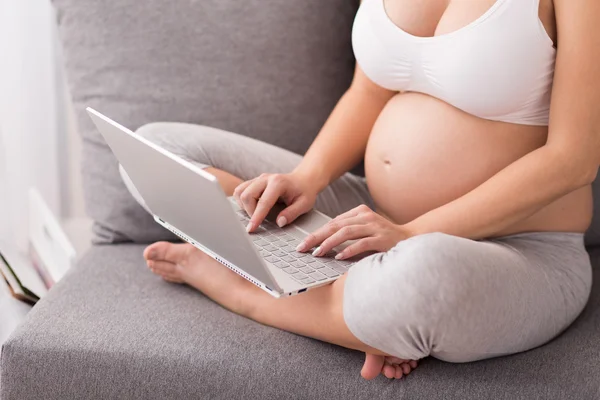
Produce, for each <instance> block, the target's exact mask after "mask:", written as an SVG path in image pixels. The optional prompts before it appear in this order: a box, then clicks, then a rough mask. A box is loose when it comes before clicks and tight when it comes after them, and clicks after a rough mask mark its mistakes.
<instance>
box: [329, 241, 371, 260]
mask: <svg viewBox="0 0 600 400" xmlns="http://www.w3.org/2000/svg"><path fill="white" fill-rule="evenodd" d="M366 251H381V241H380V239H379V238H375V237H367V238H364V239H360V240H359V241H357V242H356V243H352V244H351V245H350V246H348V247H346V248H345V249H344V250H343V251H342V252H341V253H339V254H338V255H337V256H335V258H336V259H338V260H345V259H346V258H350V257H354V256H355V255H358V254H361V253H364V252H366Z"/></svg>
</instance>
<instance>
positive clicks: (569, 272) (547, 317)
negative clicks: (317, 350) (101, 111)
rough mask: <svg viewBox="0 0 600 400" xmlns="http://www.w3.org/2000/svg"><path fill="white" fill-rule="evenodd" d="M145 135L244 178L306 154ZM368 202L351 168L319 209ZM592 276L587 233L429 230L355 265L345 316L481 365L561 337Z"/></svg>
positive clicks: (178, 130) (401, 345)
mask: <svg viewBox="0 0 600 400" xmlns="http://www.w3.org/2000/svg"><path fill="white" fill-rule="evenodd" d="M138 133H140V134H141V135H143V136H145V137H146V138H148V139H150V140H151V141H153V142H155V143H157V144H158V145H160V146H162V147H163V148H165V149H167V150H169V151H171V152H172V153H174V154H177V155H179V156H180V157H183V158H184V159H186V160H188V161H190V162H193V163H195V164H197V165H199V166H201V167H207V166H212V167H215V168H218V169H221V170H224V171H227V172H229V173H231V174H233V175H236V176H238V177H239V178H241V179H244V180H247V179H251V178H254V177H256V176H258V175H260V174H261V173H263V172H271V173H284V172H288V171H291V170H292V169H293V168H294V167H295V166H296V165H297V164H298V163H299V162H300V160H301V159H302V157H301V156H300V155H297V154H294V153H292V152H289V151H287V150H284V149H281V148H279V147H276V146H273V145H270V144H267V143H263V142H260V141H257V140H254V139H250V138H247V137H244V136H240V135H236V134H234V133H229V132H224V131H221V130H217V129H214V128H209V127H204V126H198V125H190V124H180V123H154V124H149V125H145V126H143V127H142V128H140V129H139V130H138ZM123 175H124V180H125V182H126V184H127V185H128V188H129V189H130V191H132V194H134V196H136V198H137V199H138V201H141V202H142V203H143V201H142V200H141V199H140V198H139V195H137V193H135V188H134V187H133V186H132V185H131V182H130V181H129V180H128V178H127V176H126V175H125V174H123ZM360 204H367V205H369V206H370V207H373V202H372V199H371V197H370V195H369V192H368V190H367V187H366V182H365V180H364V178H360V177H357V176H355V175H352V174H349V173H348V174H346V175H344V176H342V177H341V178H340V179H338V180H337V181H335V182H333V183H332V184H331V185H330V186H329V187H327V188H326V189H325V190H324V191H323V192H322V193H321V194H320V195H319V197H318V199H317V203H316V206H315V207H316V208H317V209H318V210H320V211H322V212H324V213H325V214H328V215H329V216H331V217H334V216H336V215H338V214H340V213H343V212H345V211H347V210H349V209H351V208H354V207H356V206H358V205H360ZM591 281H592V279H591V265H590V260H589V257H588V254H587V252H586V250H585V248H584V244H583V234H581V233H564V232H532V233H521V234H517V235H510V236H505V237H501V238H495V239H491V240H469V239H464V238H460V237H456V236H451V235H446V234H443V233H430V234H425V235H419V236H415V237H412V238H410V239H408V240H404V241H402V242H400V243H398V244H397V245H396V246H395V247H394V248H392V249H391V250H389V251H388V252H385V253H378V254H374V255H372V256H369V257H367V258H365V259H363V260H361V261H359V262H358V263H356V264H355V265H354V266H353V267H352V268H351V269H350V271H349V272H348V277H347V279H346V284H345V288H344V302H343V304H344V310H343V311H344V319H345V321H346V324H347V325H348V328H349V329H350V331H351V332H352V333H353V334H354V335H355V336H356V337H357V338H358V339H360V340H361V341H362V342H364V343H366V344H368V345H369V346H372V347H374V348H377V349H379V350H381V351H384V352H386V353H388V354H391V355H395V356H397V357H400V358H404V359H420V358H423V357H426V356H429V355H431V356H434V357H436V358H439V359H441V360H445V361H450V362H466V361H474V360H479V359H484V358H490V357H496V356H501V355H506V354H511V353H516V352H520V351H525V350H528V349H531V348H533V347H536V346H540V345H542V344H544V343H546V342H548V341H549V340H551V339H552V338H554V337H555V336H557V335H558V334H559V333H561V332H562V331H563V330H565V329H566V328H567V327H568V326H569V325H570V324H571V323H572V322H573V320H574V319H575V318H576V317H577V316H578V315H579V313H580V312H581V311H582V309H583V308H584V306H585V304H586V302H587V299H588V296H589V293H590V289H591Z"/></svg>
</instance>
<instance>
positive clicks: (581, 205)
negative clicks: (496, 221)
mask: <svg viewBox="0 0 600 400" xmlns="http://www.w3.org/2000/svg"><path fill="white" fill-rule="evenodd" d="M546 137H547V127H534V126H523V125H515V124H508V123H503V122H496V121H489V120H483V119H480V118H477V117H474V116H472V115H470V114H467V113H465V112H463V111H461V110H458V109H456V108H454V107H452V106H450V105H448V104H447V103H445V102H443V101H440V100H437V99H435V98H433V97H430V96H427V95H423V94H417V93H404V94H399V95H397V96H395V97H394V98H393V99H392V100H390V102H389V103H388V104H387V105H386V107H385V108H384V110H383V111H382V113H381V115H380V116H379V118H378V120H377V122H376V123H375V125H374V127H373V131H372V133H371V136H370V138H369V143H368V146H367V151H366V155H365V172H366V176H367V182H368V186H369V191H370V192H371V195H372V196H373V199H374V201H375V203H376V205H377V207H378V211H380V212H381V213H382V214H384V215H386V216H388V217H389V218H390V219H392V220H393V221H395V222H397V223H406V222H409V221H411V220H413V219H415V218H417V217H418V216H420V215H422V214H424V213H426V212H427V211H429V210H432V209H434V208H437V207H440V206H442V205H444V204H446V203H449V202H450V201H452V200H454V199H456V198H458V197H460V196H462V195H464V194H466V193H467V192H469V191H471V190H472V189H474V188H476V187H477V186H479V185H480V184H482V183H483V182H485V181H486V180H488V179H489V178H490V177H492V176H493V175H494V174H496V173H497V172H499V171H500V170H502V169H503V168H505V167H506V166H508V165H509V164H511V163H512V162H514V161H516V160H518V159H519V158H521V157H523V156H524V155H526V154H527V153H530V152H531V151H533V150H535V149H537V148H539V147H541V146H543V145H544V143H545V142H546ZM515 196H517V194H515ZM590 218H591V194H590V190H589V188H584V189H580V190H578V191H575V192H573V193H571V194H569V195H567V196H565V197H564V198H562V199H560V200H558V201H557V202H555V203H553V204H551V205H549V206H547V207H546V208H545V209H543V210H542V211H540V212H538V213H537V214H535V215H534V216H532V217H530V218H529V219H528V220H527V221H524V222H523V223H521V224H519V225H518V226H514V227H511V228H510V229H508V230H507V231H506V232H502V234H508V233H514V232H518V231H527V230H560V231H583V230H585V229H586V227H587V225H588V224H589V220H590Z"/></svg>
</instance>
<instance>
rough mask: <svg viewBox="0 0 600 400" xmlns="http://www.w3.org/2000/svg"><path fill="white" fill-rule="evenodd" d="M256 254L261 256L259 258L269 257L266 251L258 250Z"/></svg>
mask: <svg viewBox="0 0 600 400" xmlns="http://www.w3.org/2000/svg"><path fill="white" fill-rule="evenodd" d="M258 252H259V253H260V255H261V256H263V257H268V256H270V255H271V253H269V252H268V251H266V250H263V249H260V250H258Z"/></svg>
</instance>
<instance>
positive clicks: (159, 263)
mask: <svg viewBox="0 0 600 400" xmlns="http://www.w3.org/2000/svg"><path fill="white" fill-rule="evenodd" d="M207 172H210V173H211V174H213V175H215V176H216V177H217V178H218V179H219V183H220V184H221V187H222V188H223V190H224V191H225V193H227V194H229V195H230V194H231V193H232V192H233V188H235V187H236V186H237V185H238V184H239V183H241V180H240V179H239V178H237V177H235V176H233V175H230V174H229V173H227V172H224V171H220V170H217V169H215V168H209V169H207ZM144 258H145V260H146V263H147V265H148V268H150V270H151V271H152V272H154V273H155V274H157V275H159V276H161V277H162V278H163V279H164V280H166V281H167V282H172V283H180V284H187V285H189V286H192V287H194V288H195V289H198V290H199V291H200V292H202V293H204V294H205V295H206V296H208V297H209V298H211V299H212V300H214V301H215V302H217V303H219V304H220V305H222V306H223V307H225V308H227V309H228V310H230V311H232V312H235V313H237V314H240V315H242V316H245V317H248V318H251V319H253V320H255V321H257V322H260V323H262V324H265V325H269V326H272V327H275V328H279V329H283V330H287V331H290V332H294V333H297V334H300V335H303V336H309V337H312V338H315V339H319V340H323V341H326V342H330V343H333V344H337V345H340V346H344V347H347V348H350V349H355V350H360V351H364V352H365V353H366V359H365V364H364V366H363V368H362V370H361V375H362V376H363V377H364V378H366V379H372V378H374V377H376V376H377V375H379V374H380V373H381V374H383V375H385V376H386V377H388V378H395V379H400V378H402V377H403V376H405V375H408V374H410V372H411V371H412V370H413V369H414V368H416V367H417V361H414V360H402V359H399V358H397V357H391V356H389V357H386V355H385V354H383V353H381V352H380V351H379V350H376V349H373V348H371V347H369V346H367V345H365V344H364V343H362V342H360V340H358V339H357V338H356V337H355V336H354V335H352V333H351V332H350V331H349V330H348V328H347V327H346V324H345V323H344V319H343V315H342V304H341V300H342V296H343V288H344V282H345V279H346V278H345V276H344V277H342V278H340V279H338V280H337V281H336V282H334V283H333V284H332V285H328V286H324V287H321V288H318V289H314V290H311V291H308V292H306V293H304V294H303V295H302V296H294V297H288V298H283V299H275V298H273V297H272V296H270V295H269V294H267V293H265V292H263V291H262V290H260V289H258V288H257V287H256V286H254V285H253V284H251V283H250V282H248V281H246V280H245V279H243V278H241V277H240V276H238V275H237V274H235V273H234V272H232V271H230V270H229V269H227V268H225V267H223V266H222V265H221V264H219V263H218V262H216V261H215V260H213V259H212V258H210V257H209V256H207V255H206V254H204V253H203V252H201V251H200V250H198V249H196V248H195V247H194V246H192V245H190V244H187V243H185V244H172V243H167V242H158V243H154V244H152V245H151V246H148V247H147V248H146V250H145V251H144ZM315 309H319V311H320V312H318V313H314V310H315ZM282 316H290V317H291V318H290V319H289V320H288V319H286V318H282ZM298 320H303V321H310V323H309V324H307V323H306V322H305V323H304V324H302V325H299V324H298V323H297V321H298ZM324 327H326V328H324Z"/></svg>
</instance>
